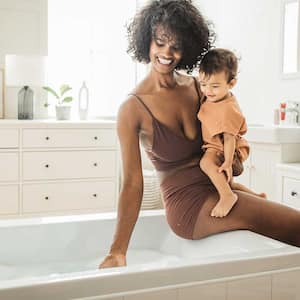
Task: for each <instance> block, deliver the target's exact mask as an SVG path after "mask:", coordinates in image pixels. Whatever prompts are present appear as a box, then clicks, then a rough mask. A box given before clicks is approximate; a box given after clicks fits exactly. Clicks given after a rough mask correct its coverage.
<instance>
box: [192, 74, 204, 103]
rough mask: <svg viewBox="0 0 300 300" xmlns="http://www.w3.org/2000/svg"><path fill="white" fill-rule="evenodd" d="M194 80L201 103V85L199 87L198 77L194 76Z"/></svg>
mask: <svg viewBox="0 0 300 300" xmlns="http://www.w3.org/2000/svg"><path fill="white" fill-rule="evenodd" d="M193 79H194V83H195V88H196V92H197V95H198V99H199V103H201V99H202V97H203V96H202V95H201V94H202V93H201V92H200V91H199V85H198V82H197V79H196V77H194V76H193Z"/></svg>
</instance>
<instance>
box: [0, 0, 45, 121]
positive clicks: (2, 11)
mask: <svg viewBox="0 0 300 300" xmlns="http://www.w3.org/2000/svg"><path fill="white" fill-rule="evenodd" d="M5 54H37V55H47V0H26V1H24V0H0V68H1V67H4V58H5ZM17 91H18V89H17V88H7V89H6V103H5V104H6V105H5V107H6V109H5V117H6V118H17V97H16V92H17ZM37 92H39V91H37ZM36 96H37V97H36V98H37V103H36V104H35V109H36V114H35V117H38V116H41V115H43V114H45V113H47V111H46V110H45V109H44V108H43V100H42V99H41V96H40V94H39V93H37V95H36Z"/></svg>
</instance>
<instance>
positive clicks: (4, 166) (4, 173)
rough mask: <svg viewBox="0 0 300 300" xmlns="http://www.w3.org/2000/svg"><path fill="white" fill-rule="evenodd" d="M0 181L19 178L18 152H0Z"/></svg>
mask: <svg viewBox="0 0 300 300" xmlns="http://www.w3.org/2000/svg"><path fill="white" fill-rule="evenodd" d="M0 168H1V172H0V181H17V180H18V178H19V154H18V153H0Z"/></svg>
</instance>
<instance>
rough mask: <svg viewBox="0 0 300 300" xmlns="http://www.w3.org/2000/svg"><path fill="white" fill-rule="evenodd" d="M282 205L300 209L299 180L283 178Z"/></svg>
mask: <svg viewBox="0 0 300 300" xmlns="http://www.w3.org/2000/svg"><path fill="white" fill-rule="evenodd" d="M283 203H284V204H287V205H289V206H292V207H294V208H297V209H300V179H293V178H289V177H284V180H283Z"/></svg>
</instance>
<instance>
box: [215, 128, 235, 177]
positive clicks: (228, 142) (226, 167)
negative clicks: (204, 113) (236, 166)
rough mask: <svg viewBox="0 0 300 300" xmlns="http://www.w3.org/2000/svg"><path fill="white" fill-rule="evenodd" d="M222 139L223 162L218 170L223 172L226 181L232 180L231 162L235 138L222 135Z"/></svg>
mask: <svg viewBox="0 0 300 300" xmlns="http://www.w3.org/2000/svg"><path fill="white" fill-rule="evenodd" d="M223 138H224V162H223V164H222V165H221V167H220V168H219V172H220V173H221V172H223V171H224V172H225V174H226V176H227V181H228V182H230V180H231V179H232V162H233V155H234V151H235V136H234V135H232V134H230V133H226V132H224V133H223Z"/></svg>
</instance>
